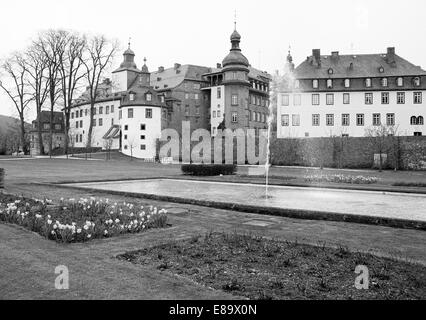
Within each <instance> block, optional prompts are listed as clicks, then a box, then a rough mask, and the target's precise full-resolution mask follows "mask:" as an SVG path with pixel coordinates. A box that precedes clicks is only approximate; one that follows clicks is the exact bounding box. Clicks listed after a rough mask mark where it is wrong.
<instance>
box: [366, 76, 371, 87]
mask: <svg viewBox="0 0 426 320" xmlns="http://www.w3.org/2000/svg"><path fill="white" fill-rule="evenodd" d="M365 86H366V87H367V88H370V87H371V78H367V79H365Z"/></svg>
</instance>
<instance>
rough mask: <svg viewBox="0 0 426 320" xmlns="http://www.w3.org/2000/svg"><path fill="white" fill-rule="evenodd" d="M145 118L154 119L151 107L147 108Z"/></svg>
mask: <svg viewBox="0 0 426 320" xmlns="http://www.w3.org/2000/svg"><path fill="white" fill-rule="evenodd" d="M145 118H147V119H152V109H151V108H147V109H145Z"/></svg>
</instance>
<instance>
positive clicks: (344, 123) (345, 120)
mask: <svg viewBox="0 0 426 320" xmlns="http://www.w3.org/2000/svg"><path fill="white" fill-rule="evenodd" d="M349 123H350V121H349V113H344V114H342V126H348V125H349Z"/></svg>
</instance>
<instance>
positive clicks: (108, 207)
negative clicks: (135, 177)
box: [0, 194, 167, 243]
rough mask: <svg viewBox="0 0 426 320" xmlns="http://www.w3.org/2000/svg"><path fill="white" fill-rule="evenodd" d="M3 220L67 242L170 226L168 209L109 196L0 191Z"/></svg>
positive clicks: (1, 218) (1, 219) (0, 209)
mask: <svg viewBox="0 0 426 320" xmlns="http://www.w3.org/2000/svg"><path fill="white" fill-rule="evenodd" d="M0 221H4V222H7V223H14V224H17V225H20V226H23V227H25V228H27V229H29V230H31V231H34V232H37V233H39V234H41V235H42V236H44V237H46V238H47V239H50V240H55V241H58V242H63V243H71V242H85V241H88V240H91V239H95V238H108V237H113V236H117V235H120V234H125V233H138V232H142V231H145V230H147V229H150V228H164V227H166V226H167V211H166V210H163V209H162V210H158V209H157V208H155V207H153V206H149V207H147V208H146V207H143V206H136V205H134V204H132V203H126V202H123V203H111V202H110V201H109V199H96V198H93V197H92V198H90V199H79V200H75V199H69V200H64V199H61V201H60V202H59V204H57V205H53V204H52V201H50V200H38V199H26V198H17V197H13V196H7V195H3V194H0Z"/></svg>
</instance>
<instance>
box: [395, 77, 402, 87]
mask: <svg viewBox="0 0 426 320" xmlns="http://www.w3.org/2000/svg"><path fill="white" fill-rule="evenodd" d="M396 85H397V86H398V87H402V86H403V85H404V79H403V78H402V77H399V78H398V79H396Z"/></svg>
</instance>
